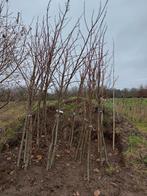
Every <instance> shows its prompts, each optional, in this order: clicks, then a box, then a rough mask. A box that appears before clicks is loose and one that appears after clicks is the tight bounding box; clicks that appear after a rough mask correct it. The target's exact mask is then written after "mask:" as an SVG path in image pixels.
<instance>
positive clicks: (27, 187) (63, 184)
mask: <svg viewBox="0 0 147 196" xmlns="http://www.w3.org/2000/svg"><path fill="white" fill-rule="evenodd" d="M47 113H48V131H49V132H50V131H51V128H52V126H53V120H54V115H55V108H48V110H47ZM105 118H106V119H107V120H105V130H104V135H105V140H106V147H107V150H108V160H109V162H110V165H109V166H106V164H105V162H104V163H103V164H102V165H101V164H100V160H99V159H98V157H97V138H96V134H95V132H93V134H92V144H91V146H92V148H91V155H90V161H91V164H90V182H87V180H86V176H85V174H86V172H85V171H86V159H84V160H83V161H82V163H81V162H80V161H75V150H76V142H77V140H78V137H79V135H78V130H79V129H80V125H81V120H80V119H79V118H78V119H76V123H75V132H74V134H75V135H74V138H75V139H74V144H75V145H73V147H72V148H69V144H68V143H67V141H66V139H68V132H69V131H70V128H71V126H70V122H71V119H70V118H69V117H68V119H67V118H66V117H63V118H62V121H61V123H60V125H61V126H60V134H59V137H58V146H57V153H56V158H55V164H54V166H53V168H52V169H50V170H49V171H46V169H45V168H46V162H47V160H46V159H47V158H46V157H47V150H48V144H47V143H46V140H45V136H44V135H42V137H41V142H40V144H41V145H40V148H39V149H36V148H35V141H33V146H34V148H33V155H32V165H31V167H30V168H28V170H27V171H25V170H24V169H16V160H17V155H18V146H15V147H14V148H8V149H7V150H6V151H4V152H3V153H1V154H0V195H2V196H5V195H7V196H27V195H28V196H29V195H31V196H61V195H62V196H78V195H79V196H92V195H93V193H94V191H95V190H97V189H98V190H100V192H101V196H119V195H120V196H131V195H132V196H144V195H146V194H147V192H146V186H147V180H146V176H145V175H138V174H137V172H136V171H134V170H133V169H132V168H131V167H129V165H128V164H126V160H125V158H124V155H123V153H124V152H125V150H126V148H127V146H128V142H127V140H128V135H129V134H130V133H134V131H136V134H138V132H137V130H136V129H135V128H134V127H133V126H132V125H131V124H130V123H129V122H128V121H126V119H124V118H122V117H118V118H117V121H116V126H117V129H118V130H117V134H116V150H115V151H112V124H111V116H110V114H108V113H105ZM108 118H109V119H108ZM94 119H95V117H94V118H93V120H94ZM65 138H66V139H65Z"/></svg>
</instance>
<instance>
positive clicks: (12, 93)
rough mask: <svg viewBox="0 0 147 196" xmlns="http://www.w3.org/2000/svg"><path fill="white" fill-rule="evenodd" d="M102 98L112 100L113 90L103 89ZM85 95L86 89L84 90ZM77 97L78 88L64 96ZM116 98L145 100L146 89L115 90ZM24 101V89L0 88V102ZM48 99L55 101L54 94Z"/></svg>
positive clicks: (49, 95) (25, 95) (72, 89)
mask: <svg viewBox="0 0 147 196" xmlns="http://www.w3.org/2000/svg"><path fill="white" fill-rule="evenodd" d="M103 90H104V97H105V98H112V97H113V89H108V88H104V89H103ZM85 93H86V88H85ZM77 95H78V88H77V87H72V88H70V89H69V90H68V91H67V93H66V96H67V97H73V96H77ZM115 97H116V98H147V87H146V86H140V87H139V88H131V89H127V88H125V89H121V90H120V89H115ZM8 99H9V101H26V99H27V89H26V88H25V87H23V88H22V87H16V88H11V89H5V88H0V101H6V100H8ZM48 99H56V92H53V93H48Z"/></svg>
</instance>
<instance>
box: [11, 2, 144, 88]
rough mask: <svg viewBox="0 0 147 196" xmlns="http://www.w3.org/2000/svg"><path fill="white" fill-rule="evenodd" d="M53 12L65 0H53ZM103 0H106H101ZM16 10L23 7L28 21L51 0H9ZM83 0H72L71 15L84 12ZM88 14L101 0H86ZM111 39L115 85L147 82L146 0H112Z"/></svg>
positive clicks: (110, 17)
mask: <svg viewBox="0 0 147 196" xmlns="http://www.w3.org/2000/svg"><path fill="white" fill-rule="evenodd" d="M52 1H53V4H52V5H53V7H52V13H54V12H55V11H56V10H57V7H58V4H59V3H60V4H61V5H63V3H64V2H65V1H64V0H52ZM101 1H102V2H104V0H101ZM9 2H10V8H11V10H12V11H13V12H17V11H21V13H22V15H23V19H24V21H25V22H26V23H30V22H31V21H32V18H33V17H37V16H41V15H43V13H44V12H45V8H46V5H47V3H48V0H9ZM83 2H84V1H83V0H71V6H70V8H71V14H70V15H71V16H72V18H74V19H76V18H78V16H80V15H81V14H82V8H83ZM85 2H86V8H87V16H88V15H89V16H90V13H91V12H92V10H93V9H94V10H95V12H96V11H97V10H98V7H99V0H85ZM106 19H107V20H106V21H107V25H108V32H107V34H108V43H109V47H110V49H111V45H110V43H112V40H113V39H114V42H115V67H116V68H115V69H116V76H119V79H118V80H117V84H116V87H118V88H125V87H127V88H132V87H136V86H139V85H140V84H144V85H145V84H147V0H109V4H108V14H107V18H106Z"/></svg>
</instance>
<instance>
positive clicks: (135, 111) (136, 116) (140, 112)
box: [106, 98, 147, 132]
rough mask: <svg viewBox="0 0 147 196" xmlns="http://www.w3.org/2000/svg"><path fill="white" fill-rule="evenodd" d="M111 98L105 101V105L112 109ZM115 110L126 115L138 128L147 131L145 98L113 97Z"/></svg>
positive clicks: (146, 104) (146, 100)
mask: <svg viewBox="0 0 147 196" xmlns="http://www.w3.org/2000/svg"><path fill="white" fill-rule="evenodd" d="M112 106H113V105H112V99H109V100H108V101H107V102H106V107H108V108H110V109H112ZM115 107H116V112H117V113H120V114H123V115H124V116H125V117H127V118H128V119H129V120H130V121H131V122H132V123H133V124H134V125H135V126H136V127H137V128H138V129H139V130H141V131H143V132H147V99H145V98H119V99H115Z"/></svg>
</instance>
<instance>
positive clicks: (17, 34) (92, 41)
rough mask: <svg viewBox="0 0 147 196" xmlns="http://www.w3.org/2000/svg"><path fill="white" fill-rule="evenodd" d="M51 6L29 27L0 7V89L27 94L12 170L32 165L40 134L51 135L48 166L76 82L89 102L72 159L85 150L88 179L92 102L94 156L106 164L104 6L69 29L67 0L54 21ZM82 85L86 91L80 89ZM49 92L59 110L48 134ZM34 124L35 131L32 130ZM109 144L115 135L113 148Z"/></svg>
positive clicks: (107, 73) (4, 6)
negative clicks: (14, 87) (53, 94)
mask: <svg viewBox="0 0 147 196" xmlns="http://www.w3.org/2000/svg"><path fill="white" fill-rule="evenodd" d="M51 3H52V2H51V1H50V2H49V4H48V6H47V10H46V14H45V16H44V17H43V19H42V21H40V20H37V22H36V24H35V25H34V26H33V27H30V26H29V27H27V26H26V25H24V24H23V22H22V18H21V16H20V13H18V14H17V16H16V17H14V16H12V15H10V13H9V10H8V3H7V2H6V3H5V2H4V1H1V3H0V31H1V38H0V85H1V86H5V85H8V86H9V85H10V84H17V85H19V86H21V85H22V86H25V88H26V92H27V102H26V104H27V107H26V116H25V122H24V128H23V133H22V139H21V144H20V149H19V155H18V160H17V166H18V167H20V166H21V164H22V163H24V167H25V168H27V167H28V166H29V165H30V164H31V155H32V141H33V140H34V138H35V140H36V148H39V146H40V137H41V134H44V135H45V136H46V138H48V137H47V136H48V134H50V135H51V139H50V140H49V141H48V140H47V141H46V142H47V144H48V146H49V148H48V153H47V166H46V168H47V170H48V169H49V168H51V167H52V165H53V163H54V160H55V155H56V151H57V143H58V134H59V127H60V118H61V108H62V104H63V100H64V99H66V93H67V91H68V90H69V88H70V87H72V86H73V85H75V84H76V86H78V95H77V96H78V97H84V98H86V100H87V102H88V104H87V107H86V106H85V103H84V104H83V111H84V112H83V122H84V123H83V130H81V133H80V139H79V143H78V146H77V150H76V157H82V155H83V153H84V152H86V154H87V178H88V179H89V167H90V148H91V132H92V129H93V126H92V100H93V99H95V100H96V101H97V105H98V108H99V109H98V113H97V137H98V141H97V145H98V148H97V153H98V156H99V157H100V159H101V160H102V157H103V156H104V157H105V160H106V162H107V163H108V158H107V150H106V145H105V139H104V134H103V91H104V86H106V85H110V81H111V79H110V72H111V69H109V65H110V63H111V59H112V56H113V55H110V54H109V51H108V50H107V48H106V42H105V35H106V31H107V25H106V23H105V18H106V12H107V4H108V1H106V2H105V4H104V5H103V6H102V5H100V6H99V10H98V11H97V14H96V15H95V13H93V14H92V15H91V18H90V19H88V20H87V18H86V11H85V6H84V9H83V15H82V16H81V17H80V18H79V19H78V20H77V22H76V23H75V24H74V25H73V24H72V27H71V25H70V20H69V18H68V13H69V7H70V6H69V5H70V0H67V2H66V4H65V6H64V8H63V9H59V10H58V15H57V16H56V17H55V18H53V20H52V18H51V17H50V6H51ZM68 27H69V28H68ZM110 66H111V65H110ZM108 70H109V71H108ZM111 84H112V83H111ZM85 86H86V92H85V91H83V89H85ZM51 91H54V92H56V95H57V102H58V104H57V105H58V107H57V110H56V115H55V121H54V126H53V129H52V133H49V132H48V130H47V121H48V119H47V100H48V92H51ZM8 97H9V95H8ZM34 103H35V104H36V118H35V121H34V119H33V106H34ZM1 107H4V105H2V106H1ZM77 114H78V111H75V113H74V116H76V115H77ZM41 115H42V118H41ZM63 115H64V114H63ZM42 119H43V120H42ZM41 121H42V122H41ZM34 122H35V123H36V129H35V130H33V123H34ZM85 126H86V127H85ZM73 127H74V120H73V126H72V130H71V137H70V145H71V146H72V144H73V135H74V133H73V132H74V128H73ZM114 140H115V133H114V134H113V148H114V145H115V142H114ZM103 151H104V152H103Z"/></svg>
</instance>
